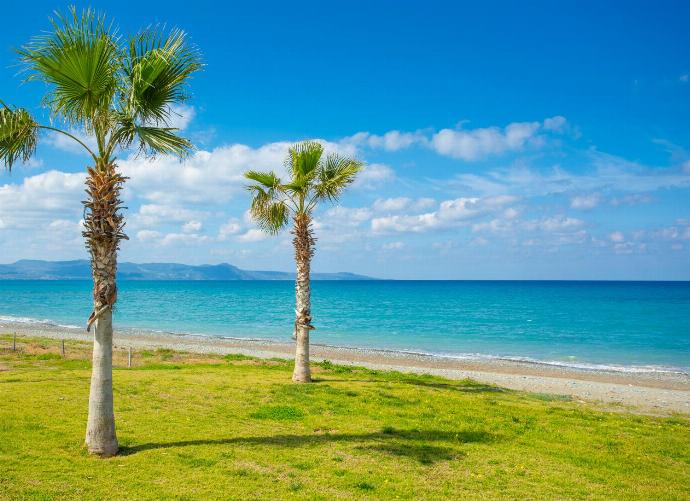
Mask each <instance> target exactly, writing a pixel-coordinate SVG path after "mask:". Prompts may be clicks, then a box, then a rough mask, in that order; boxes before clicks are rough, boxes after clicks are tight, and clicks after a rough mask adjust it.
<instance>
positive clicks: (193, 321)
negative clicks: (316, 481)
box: [0, 281, 690, 372]
mask: <svg viewBox="0 0 690 501" xmlns="http://www.w3.org/2000/svg"><path fill="white" fill-rule="evenodd" d="M119 287H120V292H119V302H118V305H117V309H116V313H115V322H116V329H121V330H122V329H134V330H137V331H142V330H143V331H163V332H171V333H180V334H182V333H186V334H200V335H207V336H227V337H240V338H254V339H257V338H259V339H271V340H278V341H289V340H290V336H291V332H292V323H293V315H294V285H293V283H292V282H286V281H285V282H284V281H265V282H264V281H246V282H244V281H227V282H189V281H179V282H177V281H173V282H159V281H156V282H146V281H125V282H120V285H119ZM90 289H91V284H90V282H87V281H0V330H1V329H2V328H3V326H4V327H5V328H6V327H7V326H8V323H10V322H17V321H19V322H35V321H42V322H50V323H54V324H58V325H68V326H82V325H84V321H85V319H86V318H87V317H88V315H89V313H90V310H89V305H90V297H91V292H90ZM313 317H314V325H315V326H316V327H317V330H316V331H314V332H313V337H312V342H314V343H320V344H328V345H338V346H350V347H362V348H379V349H386V350H401V351H410V352H418V353H427V354H437V355H449V356H456V357H502V358H515V359H529V360H537V361H543V362H547V363H556V364H564V365H573V366H582V367H589V366H593V365H594V366H600V365H603V366H609V367H615V368H617V369H620V370H633V371H636V370H659V369H661V370H665V369H672V370H682V371H684V372H690V282H551V281H549V282H532V281H525V282H521V281H505V282H503V281H447V282H445V281H443V282H441V281H361V282H360V281H352V282H328V281H321V282H314V283H313Z"/></svg>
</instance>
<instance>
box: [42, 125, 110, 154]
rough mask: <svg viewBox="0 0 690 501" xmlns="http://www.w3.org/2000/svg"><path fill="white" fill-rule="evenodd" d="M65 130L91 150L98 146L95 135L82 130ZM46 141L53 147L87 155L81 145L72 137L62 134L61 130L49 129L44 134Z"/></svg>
mask: <svg viewBox="0 0 690 501" xmlns="http://www.w3.org/2000/svg"><path fill="white" fill-rule="evenodd" d="M67 132H68V133H70V134H71V135H73V136H74V137H76V138H77V139H79V140H80V141H81V142H82V143H84V144H86V146H88V147H89V149H90V150H91V151H94V150H96V149H97V148H98V145H97V143H96V137H95V136H92V135H89V134H87V133H86V132H85V131H84V130H80V129H69V130H67ZM46 142H47V143H48V144H49V145H51V146H53V147H54V148H57V149H59V150H62V151H66V152H68V153H75V154H83V155H88V152H87V151H86V150H85V149H84V147H83V146H82V145H80V144H79V143H78V142H76V141H75V140H74V139H73V138H71V137H69V136H67V135H65V134H62V133H61V132H53V131H50V132H49V133H48V134H47V135H46Z"/></svg>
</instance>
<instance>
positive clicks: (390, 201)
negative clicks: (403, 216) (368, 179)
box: [374, 197, 412, 212]
mask: <svg viewBox="0 0 690 501" xmlns="http://www.w3.org/2000/svg"><path fill="white" fill-rule="evenodd" d="M411 202H412V199H410V198H407V197H397V198H385V199H382V198H379V199H377V200H376V201H375V202H374V210H375V211H377V212H397V211H401V210H404V209H406V208H407V207H408V206H409V205H410V203H411Z"/></svg>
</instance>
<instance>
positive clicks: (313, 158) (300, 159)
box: [245, 141, 362, 383]
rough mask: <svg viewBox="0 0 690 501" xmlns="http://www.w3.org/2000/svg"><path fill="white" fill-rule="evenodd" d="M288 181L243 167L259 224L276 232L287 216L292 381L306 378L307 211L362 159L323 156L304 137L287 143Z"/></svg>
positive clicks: (332, 193) (338, 187)
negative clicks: (292, 266) (292, 274)
mask: <svg viewBox="0 0 690 501" xmlns="http://www.w3.org/2000/svg"><path fill="white" fill-rule="evenodd" d="M285 167H286V168H287V170H288V173H289V176H290V180H289V181H288V182H287V183H283V182H282V181H281V180H280V178H279V177H278V176H277V175H276V174H275V172H272V171H271V172H256V171H248V172H246V173H245V177H246V178H247V179H249V180H251V181H254V182H255V184H251V185H249V186H247V189H248V190H249V191H250V192H251V193H252V202H251V209H250V213H251V216H252V218H253V219H254V220H255V221H256V223H257V224H258V225H259V227H260V228H261V229H263V230H264V231H266V232H268V233H270V234H277V233H278V232H279V231H280V230H281V229H283V228H284V227H285V226H286V225H287V224H288V222H289V220H290V219H292V222H293V230H292V234H293V235H294V238H293V240H292V242H293V245H294V247H295V262H296V264H297V277H296V283H295V296H296V297H295V299H296V301H295V302H296V308H295V330H294V333H295V338H296V343H295V344H296V348H295V370H294V372H293V374H292V380H293V381H295V382H300V383H308V382H310V381H311V371H310V369H309V331H310V330H313V329H314V326H313V325H312V323H311V291H310V280H311V279H310V276H309V273H310V267H311V258H312V257H313V256H314V244H315V242H316V239H315V238H314V232H313V228H312V219H313V212H314V210H315V209H316V206H317V205H318V203H319V202H321V201H330V202H337V201H338V198H339V196H340V194H341V193H342V192H343V190H344V189H345V188H346V187H347V186H348V185H349V184H351V183H352V182H353V181H354V179H355V176H356V175H357V173H358V172H359V171H360V169H361V168H362V164H361V163H360V162H358V161H357V160H353V159H350V158H345V157H342V156H339V155H335V154H332V155H327V156H326V158H325V159H324V155H323V146H321V144H319V143H317V142H313V141H305V142H302V143H298V144H296V145H295V146H294V147H292V148H290V151H289V154H288V156H287V159H286V161H285Z"/></svg>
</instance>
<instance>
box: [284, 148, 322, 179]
mask: <svg viewBox="0 0 690 501" xmlns="http://www.w3.org/2000/svg"><path fill="white" fill-rule="evenodd" d="M322 155H323V146H322V145H321V144H320V143H317V142H316V141H302V142H300V143H297V144H296V145H294V146H293V147H292V148H290V151H289V153H288V157H287V161H286V164H287V165H286V167H287V168H288V171H289V172H290V174H291V175H292V178H293V180H297V179H299V178H306V179H313V178H314V176H315V175H316V173H317V171H318V168H319V165H320V163H321V156H322Z"/></svg>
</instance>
